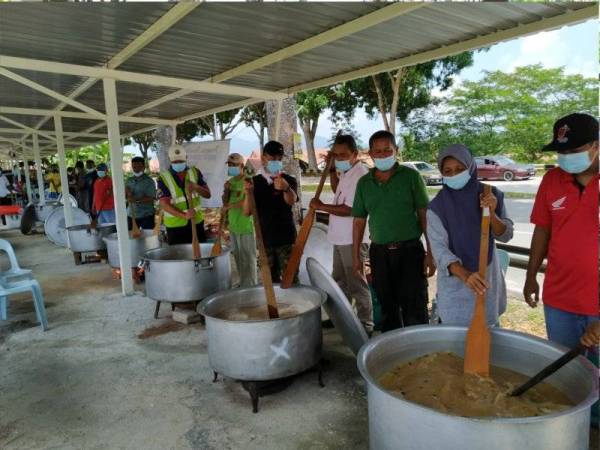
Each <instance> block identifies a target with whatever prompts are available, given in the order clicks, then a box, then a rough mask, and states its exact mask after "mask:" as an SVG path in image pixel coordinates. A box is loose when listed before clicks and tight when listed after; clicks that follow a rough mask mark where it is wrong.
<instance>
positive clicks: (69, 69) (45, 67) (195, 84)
mask: <svg viewBox="0 0 600 450" xmlns="http://www.w3.org/2000/svg"><path fill="white" fill-rule="evenodd" d="M1 67H10V68H13V69H24V70H33V71H38V72H48V73H58V74H64V75H74V76H84V77H93V78H112V79H114V80H117V81H123V82H126V83H139V84H147V85H150V86H166V87H172V88H180V89H190V90H192V91H198V92H206V93H209V94H216V95H231V96H234V97H260V98H264V99H273V100H277V99H280V98H281V99H283V98H286V94H285V93H280V92H272V91H266V90H264V89H254V88H246V87H242V86H234V85H224V84H219V83H211V82H208V81H197V80H190V79H184V78H175V77H167V76H164V75H150V74H145V73H137V72H126V71H123V70H114V69H106V68H103V67H90V66H81V65H77V64H65V63H59V62H54V61H44V60H40V59H29V58H17V57H14V56H6V55H0V70H6V69H1ZM7 72H8V71H7ZM0 73H2V72H0ZM9 73H12V72H9ZM14 75H16V74H14ZM17 76H18V75H17ZM28 81H29V80H28ZM51 92H52V91H51ZM54 94H56V93H54ZM61 100H62V101H68V102H70V104H72V103H73V102H74V100H71V99H69V98H67V97H65V96H62V99H61ZM75 103H77V102H75ZM79 105H81V104H79ZM73 106H74V105H73ZM88 112H89V111H88Z"/></svg>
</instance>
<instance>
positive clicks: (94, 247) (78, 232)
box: [67, 223, 117, 252]
mask: <svg viewBox="0 0 600 450" xmlns="http://www.w3.org/2000/svg"><path fill="white" fill-rule="evenodd" d="M115 231H117V227H116V225H115V224H114V223H107V224H102V225H98V227H97V228H96V229H95V230H93V229H91V228H90V225H74V226H72V227H67V234H68V236H69V248H70V249H71V251H74V252H97V251H98V250H104V249H105V248H106V245H105V244H104V241H103V240H102V238H104V237H105V236H108V235H109V234H111V233H114V232H115Z"/></svg>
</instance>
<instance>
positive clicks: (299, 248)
mask: <svg viewBox="0 0 600 450" xmlns="http://www.w3.org/2000/svg"><path fill="white" fill-rule="evenodd" d="M333 160H334V158H333V155H330V157H329V161H327V166H326V167H325V170H323V173H322V174H321V179H320V180H319V186H318V187H317V191H316V192H315V197H314V198H315V199H317V200H318V199H319V197H320V196H321V192H322V191H323V186H324V185H325V180H326V179H327V175H329V171H330V170H331V166H332V164H333ZM315 213H316V211H315V210H314V209H313V208H310V207H309V208H308V211H307V212H306V216H304V220H303V221H302V226H301V227H300V231H299V232H298V236H297V237H296V242H294V246H293V247H292V252H291V254H290V259H289V260H288V263H287V266H286V267H285V270H284V271H283V275H282V277H281V288H282V289H287V288H289V287H291V286H292V283H293V282H294V277H295V275H296V272H297V271H298V267H300V261H301V260H302V254H303V253H304V247H305V246H306V242H307V241H308V236H309V235H310V229H311V228H312V225H313V223H314V220H315Z"/></svg>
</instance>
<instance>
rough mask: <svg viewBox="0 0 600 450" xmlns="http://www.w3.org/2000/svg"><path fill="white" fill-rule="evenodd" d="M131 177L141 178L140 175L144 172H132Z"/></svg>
mask: <svg viewBox="0 0 600 450" xmlns="http://www.w3.org/2000/svg"><path fill="white" fill-rule="evenodd" d="M133 175H134V176H136V177H141V176H142V175H144V172H133Z"/></svg>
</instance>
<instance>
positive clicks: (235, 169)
mask: <svg viewBox="0 0 600 450" xmlns="http://www.w3.org/2000/svg"><path fill="white" fill-rule="evenodd" d="M240 172H241V171H240V168H239V167H228V168H227V175H229V176H230V177H237V176H238V175H239V174H240Z"/></svg>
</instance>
